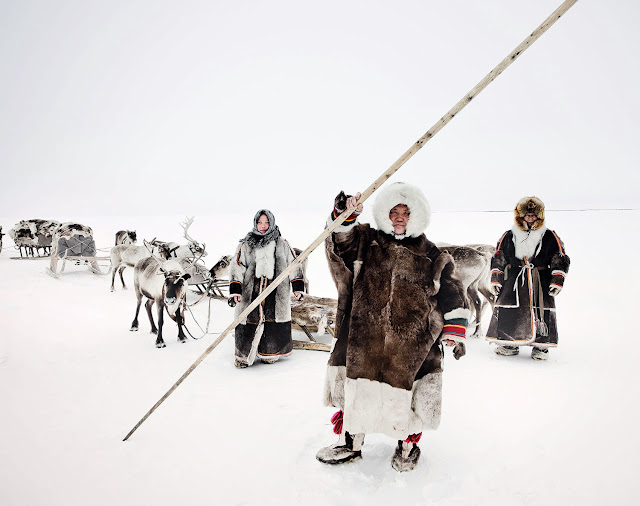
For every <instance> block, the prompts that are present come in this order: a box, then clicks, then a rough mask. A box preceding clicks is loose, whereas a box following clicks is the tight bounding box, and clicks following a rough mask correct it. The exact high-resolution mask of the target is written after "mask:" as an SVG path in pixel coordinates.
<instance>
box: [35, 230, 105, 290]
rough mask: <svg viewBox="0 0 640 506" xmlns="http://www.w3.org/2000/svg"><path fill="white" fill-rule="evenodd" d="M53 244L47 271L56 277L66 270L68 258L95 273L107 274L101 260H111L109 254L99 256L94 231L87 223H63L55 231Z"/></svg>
mask: <svg viewBox="0 0 640 506" xmlns="http://www.w3.org/2000/svg"><path fill="white" fill-rule="evenodd" d="M51 242H52V245H51V262H50V264H49V267H48V268H47V269H46V273H47V274H49V275H50V276H52V277H54V278H59V277H60V275H61V274H62V273H63V272H64V269H65V267H66V264H67V260H70V261H73V262H74V263H75V265H87V266H88V267H89V270H90V271H91V272H93V273H94V274H102V275H104V274H107V273H108V270H107V271H104V272H103V271H102V270H100V266H99V265H98V261H99V260H109V261H111V257H109V256H97V255H96V253H97V250H96V243H95V241H94V240H93V231H92V230H91V228H90V227H87V226H86V225H81V224H79V223H72V222H68V223H63V224H61V225H59V226H58V227H57V228H56V229H55V230H54V233H53V238H52V241H51ZM60 260H62V267H61V268H60V270H58V261H60Z"/></svg>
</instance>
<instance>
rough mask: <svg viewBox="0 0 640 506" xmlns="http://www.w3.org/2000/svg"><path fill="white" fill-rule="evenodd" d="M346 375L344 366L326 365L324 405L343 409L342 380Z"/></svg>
mask: <svg viewBox="0 0 640 506" xmlns="http://www.w3.org/2000/svg"><path fill="white" fill-rule="evenodd" d="M334 344H335V342H334ZM332 350H333V347H332ZM346 377H347V368H346V367H345V366H343V365H342V366H335V365H329V366H327V374H326V376H325V381H324V397H323V401H324V405H325V406H335V407H336V408H340V409H344V380H345V378H346Z"/></svg>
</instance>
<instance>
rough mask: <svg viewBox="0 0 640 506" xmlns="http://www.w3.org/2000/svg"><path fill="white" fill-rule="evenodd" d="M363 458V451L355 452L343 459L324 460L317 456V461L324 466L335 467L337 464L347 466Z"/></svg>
mask: <svg viewBox="0 0 640 506" xmlns="http://www.w3.org/2000/svg"><path fill="white" fill-rule="evenodd" d="M361 457H362V451H360V450H359V451H357V452H353V453H352V454H351V455H347V456H345V457H343V458H341V459H323V458H322V457H318V456H317V455H316V459H317V460H318V461H320V462H322V463H323V464H329V465H335V464H345V463H347V462H351V461H352V460H355V459H358V458H361Z"/></svg>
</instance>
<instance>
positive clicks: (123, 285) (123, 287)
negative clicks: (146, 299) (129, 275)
mask: <svg viewBox="0 0 640 506" xmlns="http://www.w3.org/2000/svg"><path fill="white" fill-rule="evenodd" d="M126 268H127V266H126V265H123V266H121V267H120V269H119V270H118V274H120V281H122V289H123V290H126V289H127V285H125V284H124V278H123V277H122V271H124V270H125V269H126ZM113 275H114V276H115V275H116V272H115V271H113Z"/></svg>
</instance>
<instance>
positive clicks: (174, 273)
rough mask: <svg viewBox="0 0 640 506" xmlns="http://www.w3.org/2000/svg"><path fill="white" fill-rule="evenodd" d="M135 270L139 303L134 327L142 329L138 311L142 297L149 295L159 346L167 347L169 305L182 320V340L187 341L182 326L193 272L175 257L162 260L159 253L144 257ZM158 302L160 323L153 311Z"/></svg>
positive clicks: (180, 327) (148, 308)
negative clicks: (164, 332) (164, 335)
mask: <svg viewBox="0 0 640 506" xmlns="http://www.w3.org/2000/svg"><path fill="white" fill-rule="evenodd" d="M133 272H134V275H133V276H134V286H135V291H136V299H137V306H136V315H135V317H134V318H133V322H132V323H131V329H130V330H131V331H137V330H138V315H139V313H140V306H141V305H142V297H143V296H144V297H146V298H147V301H146V303H145V307H146V310H147V315H149V321H150V322H151V333H152V334H157V336H158V337H157V338H156V348H164V347H166V344H165V343H164V340H163V339H162V325H163V323H164V310H165V308H166V309H167V313H168V314H169V316H170V317H171V319H173V320H175V321H176V323H177V324H178V340H179V341H180V342H181V343H184V342H186V340H187V337H186V336H185V334H184V332H183V330H182V326H183V324H184V305H185V304H186V296H187V287H188V282H187V280H188V279H189V278H190V277H191V276H190V275H189V274H186V273H185V272H184V270H183V269H182V267H181V266H180V264H179V263H178V262H176V261H175V260H167V261H162V260H161V259H159V258H157V257H155V256H151V257H148V258H144V259H142V260H140V261H139V262H138V263H137V264H136V266H135V267H134V269H133ZM154 302H155V304H156V309H157V311H158V327H156V325H155V323H154V321H153V314H152V313H151V306H153V304H154Z"/></svg>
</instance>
